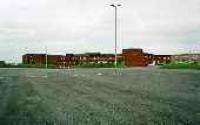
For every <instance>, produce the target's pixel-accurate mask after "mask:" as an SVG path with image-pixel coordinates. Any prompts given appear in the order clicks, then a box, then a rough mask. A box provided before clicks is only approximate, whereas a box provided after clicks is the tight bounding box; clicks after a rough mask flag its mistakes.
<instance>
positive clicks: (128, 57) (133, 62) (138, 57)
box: [122, 48, 171, 67]
mask: <svg viewBox="0 0 200 125" xmlns="http://www.w3.org/2000/svg"><path fill="white" fill-rule="evenodd" d="M122 55H123V57H124V62H125V65H126V66H128V67H134V66H148V65H149V64H152V63H154V62H155V64H156V65H159V64H163V63H169V62H170V61H171V55H153V54H149V53H144V52H143V50H142V49H137V48H136V49H135V48H131V49H123V50H122Z"/></svg>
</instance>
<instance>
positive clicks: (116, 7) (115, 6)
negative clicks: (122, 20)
mask: <svg viewBox="0 0 200 125" xmlns="http://www.w3.org/2000/svg"><path fill="white" fill-rule="evenodd" d="M110 6H112V7H114V8H115V68H117V9H118V7H120V6H122V5H121V4H117V5H115V4H111V5H110Z"/></svg>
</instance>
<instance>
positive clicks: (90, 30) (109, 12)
mask: <svg viewBox="0 0 200 125" xmlns="http://www.w3.org/2000/svg"><path fill="white" fill-rule="evenodd" d="M111 3H122V5H123V6H122V7H120V10H119V48H118V49H119V51H121V49H122V48H133V47H140V48H143V49H145V51H147V52H151V53H154V54H177V53H184V52H189V51H193V52H198V53H200V50H199V49H200V1H199V0H123V1H122V0H121V1H120V0H118V1H116V0H115V1H114V0H0V60H6V61H9V62H11V61H14V60H15V61H21V55H22V54H24V53H26V52H28V53H42V52H44V48H45V45H46V46H47V47H48V51H49V53H51V54H54V53H55V54H65V53H82V52H92V51H94V52H99V51H100V52H105V53H112V52H113V51H114V49H113V48H114V44H113V43H114V36H113V35H114V9H113V8H112V7H110V6H109V5H110V4H111Z"/></svg>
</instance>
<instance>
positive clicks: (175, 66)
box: [161, 62, 200, 70]
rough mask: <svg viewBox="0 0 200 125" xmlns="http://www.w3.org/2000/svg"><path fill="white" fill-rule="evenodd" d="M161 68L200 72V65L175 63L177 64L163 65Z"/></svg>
mask: <svg viewBox="0 0 200 125" xmlns="http://www.w3.org/2000/svg"><path fill="white" fill-rule="evenodd" d="M161 68H164V69H198V70H200V63H180V62H175V63H170V64H165V65H162V67H161Z"/></svg>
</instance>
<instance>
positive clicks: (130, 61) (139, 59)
mask: <svg viewBox="0 0 200 125" xmlns="http://www.w3.org/2000/svg"><path fill="white" fill-rule="evenodd" d="M22 58H23V63H24V64H45V62H46V60H45V58H46V55H45V54H26V55H23V57H22ZM117 60H118V62H124V63H125V65H126V66H127V67H134V66H148V65H149V64H152V63H154V62H155V64H162V63H169V62H170V61H171V56H170V55H153V54H149V53H144V52H143V50H142V49H137V48H131V49H123V50H122V54H118V55H117ZM47 61H48V64H54V65H56V66H57V67H59V68H66V67H70V66H73V65H80V64H87V63H90V64H94V63H113V62H114V61H115V55H114V54H101V53H84V54H66V55H47Z"/></svg>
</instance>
